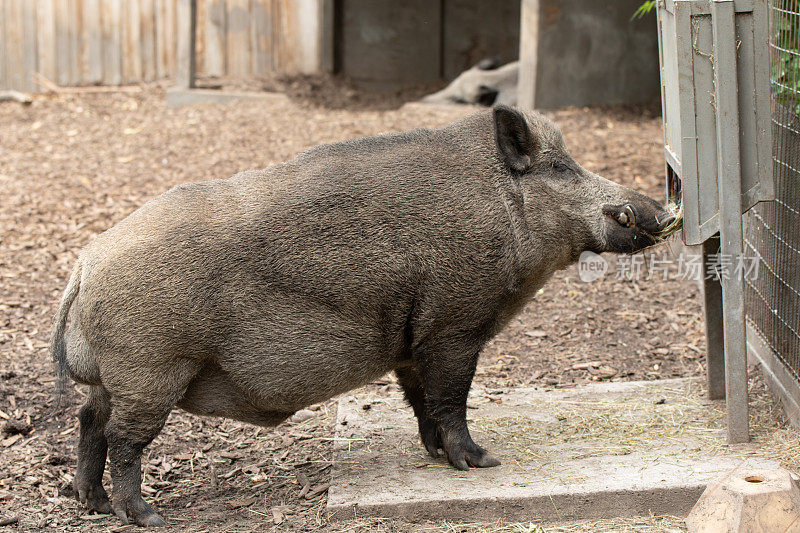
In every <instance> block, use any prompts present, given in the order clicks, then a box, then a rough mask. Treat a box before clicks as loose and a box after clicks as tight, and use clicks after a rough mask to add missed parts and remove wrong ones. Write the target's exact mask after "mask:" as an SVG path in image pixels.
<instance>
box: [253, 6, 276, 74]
mask: <svg viewBox="0 0 800 533" xmlns="http://www.w3.org/2000/svg"><path fill="white" fill-rule="evenodd" d="M250 21H251V22H250V51H251V53H250V59H251V62H252V64H251V67H250V71H251V72H252V73H253V74H255V75H256V76H264V75H266V74H269V73H270V72H272V69H273V65H272V1H271V0H252V1H251V3H250Z"/></svg>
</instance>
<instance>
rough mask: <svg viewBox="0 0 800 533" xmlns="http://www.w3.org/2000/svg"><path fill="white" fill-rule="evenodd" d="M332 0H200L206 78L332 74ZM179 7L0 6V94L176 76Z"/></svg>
mask: <svg viewBox="0 0 800 533" xmlns="http://www.w3.org/2000/svg"><path fill="white" fill-rule="evenodd" d="M326 1H327V0H197V37H196V61H197V63H196V64H197V73H198V74H200V75H210V76H233V77H249V76H259V75H266V74H269V73H271V72H286V73H291V72H319V71H321V70H323V69H324V68H325V65H324V62H325V58H324V53H323V49H324V48H325V47H324V46H323V42H322V40H321V39H322V38H323V35H325V33H326V32H324V31H322V25H323V24H325V23H326V22H325V17H326V16H327V15H326V14H325V8H324V6H325V3H326ZM177 4H178V0H0V89H17V90H21V91H36V90H39V87H38V86H37V85H36V84H35V83H34V81H33V78H32V73H33V72H39V73H41V74H42V75H43V76H45V77H46V78H47V79H49V80H51V81H53V82H54V83H57V84H58V85H62V86H70V85H93V84H102V85H119V84H124V83H136V82H139V81H152V80H155V79H160V78H167V77H172V76H174V75H175V72H176V55H177V54H176V40H177V35H178V24H179V21H178V9H177Z"/></svg>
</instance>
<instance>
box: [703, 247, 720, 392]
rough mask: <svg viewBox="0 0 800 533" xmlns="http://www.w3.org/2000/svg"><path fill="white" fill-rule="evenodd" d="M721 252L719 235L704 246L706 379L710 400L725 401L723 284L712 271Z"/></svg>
mask: <svg viewBox="0 0 800 533" xmlns="http://www.w3.org/2000/svg"><path fill="white" fill-rule="evenodd" d="M717 253H719V235H717V236H714V237H712V238H710V239H708V240H707V241H705V242H704V243H703V274H704V275H703V315H704V318H705V325H706V380H707V383H708V399H709V400H721V399H723V398H725V351H724V350H723V343H724V335H723V332H724V329H723V327H722V326H723V320H722V316H723V313H722V284H721V283H720V280H719V279H714V276H713V274H714V272H711V271H710V270H711V269H710V268H709V267H710V266H711V261H710V259H711V256H712V255H714V254H717Z"/></svg>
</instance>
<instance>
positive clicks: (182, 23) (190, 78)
mask: <svg viewBox="0 0 800 533" xmlns="http://www.w3.org/2000/svg"><path fill="white" fill-rule="evenodd" d="M177 21H178V31H177V36H178V39H177V40H178V45H177V59H176V61H177V63H176V65H175V72H176V74H175V84H176V85H177V86H178V87H181V88H192V87H194V86H195V55H194V49H195V42H196V41H195V35H196V28H197V26H196V24H197V2H196V0H178V13H177Z"/></svg>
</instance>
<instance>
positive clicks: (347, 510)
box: [328, 379, 778, 521]
mask: <svg viewBox="0 0 800 533" xmlns="http://www.w3.org/2000/svg"><path fill="white" fill-rule="evenodd" d="M703 394H704V393H703V390H702V386H701V382H700V381H698V380H694V379H674V380H661V381H647V382H619V383H598V384H591V385H585V386H581V387H577V388H572V389H558V390H545V389H540V388H525V389H515V390H507V391H496V390H492V391H487V390H482V389H475V390H473V391H472V393H471V394H470V400H469V402H468V406H469V407H470V409H468V420H469V423H470V431H471V433H472V435H473V438H474V440H475V442H477V443H478V444H479V445H481V446H483V447H484V448H487V449H488V450H489V451H490V452H491V453H492V454H493V455H494V456H495V457H497V458H498V459H500V460H501V461H502V462H503V464H502V465H501V466H499V467H495V468H487V469H471V470H470V471H468V472H460V471H457V470H455V469H453V468H451V467H450V466H449V465H448V464H447V462H446V461H445V460H444V459H441V458H440V459H433V458H431V457H429V456H428V455H427V453H426V452H425V450H424V448H423V447H422V445H421V444H420V442H419V438H418V436H417V425H416V422H415V420H414V418H413V414H412V412H411V409H410V408H409V407H407V406H406V405H405V403H404V402H403V400H402V394H401V392H400V391H398V390H394V391H390V392H388V393H386V394H378V393H375V392H372V393H370V392H367V391H366V390H364V389H362V390H360V391H357V392H356V393H355V394H353V395H352V396H347V397H343V398H342V399H341V400H340V401H339V406H338V408H339V412H338V418H337V426H336V441H335V462H334V466H333V472H332V483H331V487H330V490H329V493H328V511H329V515H330V517H331V519H334V520H335V519H352V518H355V517H365V516H373V517H397V518H403V519H406V520H412V521H417V520H426V519H427V520H445V519H446V520H457V521H466V520H474V521H494V520H498V519H503V520H509V521H523V520H525V521H528V520H540V521H560V520H580V519H590V518H594V519H597V518H616V517H626V516H637V515H649V514H651V513H652V514H654V515H661V514H670V515H676V516H684V515H686V514H687V513H688V512H689V511H690V510H691V508H692V506H693V505H694V504H695V502H696V501H697V499H698V498H699V497H700V495H701V493H702V492H703V490H704V489H705V488H706V485H707V483H708V482H709V481H710V480H713V479H715V478H718V477H719V476H720V475H722V474H725V473H726V472H730V471H735V472H737V473H741V472H742V471H743V470H746V469H748V468H776V467H778V464H777V462H775V461H772V460H768V459H766V458H763V457H759V456H758V453H757V450H756V448H755V446H754V445H735V446H728V445H727V444H726V443H725V431H724V420H725V419H724V411H723V409H724V403H723V402H711V401H708V400H706V399H705V398H704V395H703Z"/></svg>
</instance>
